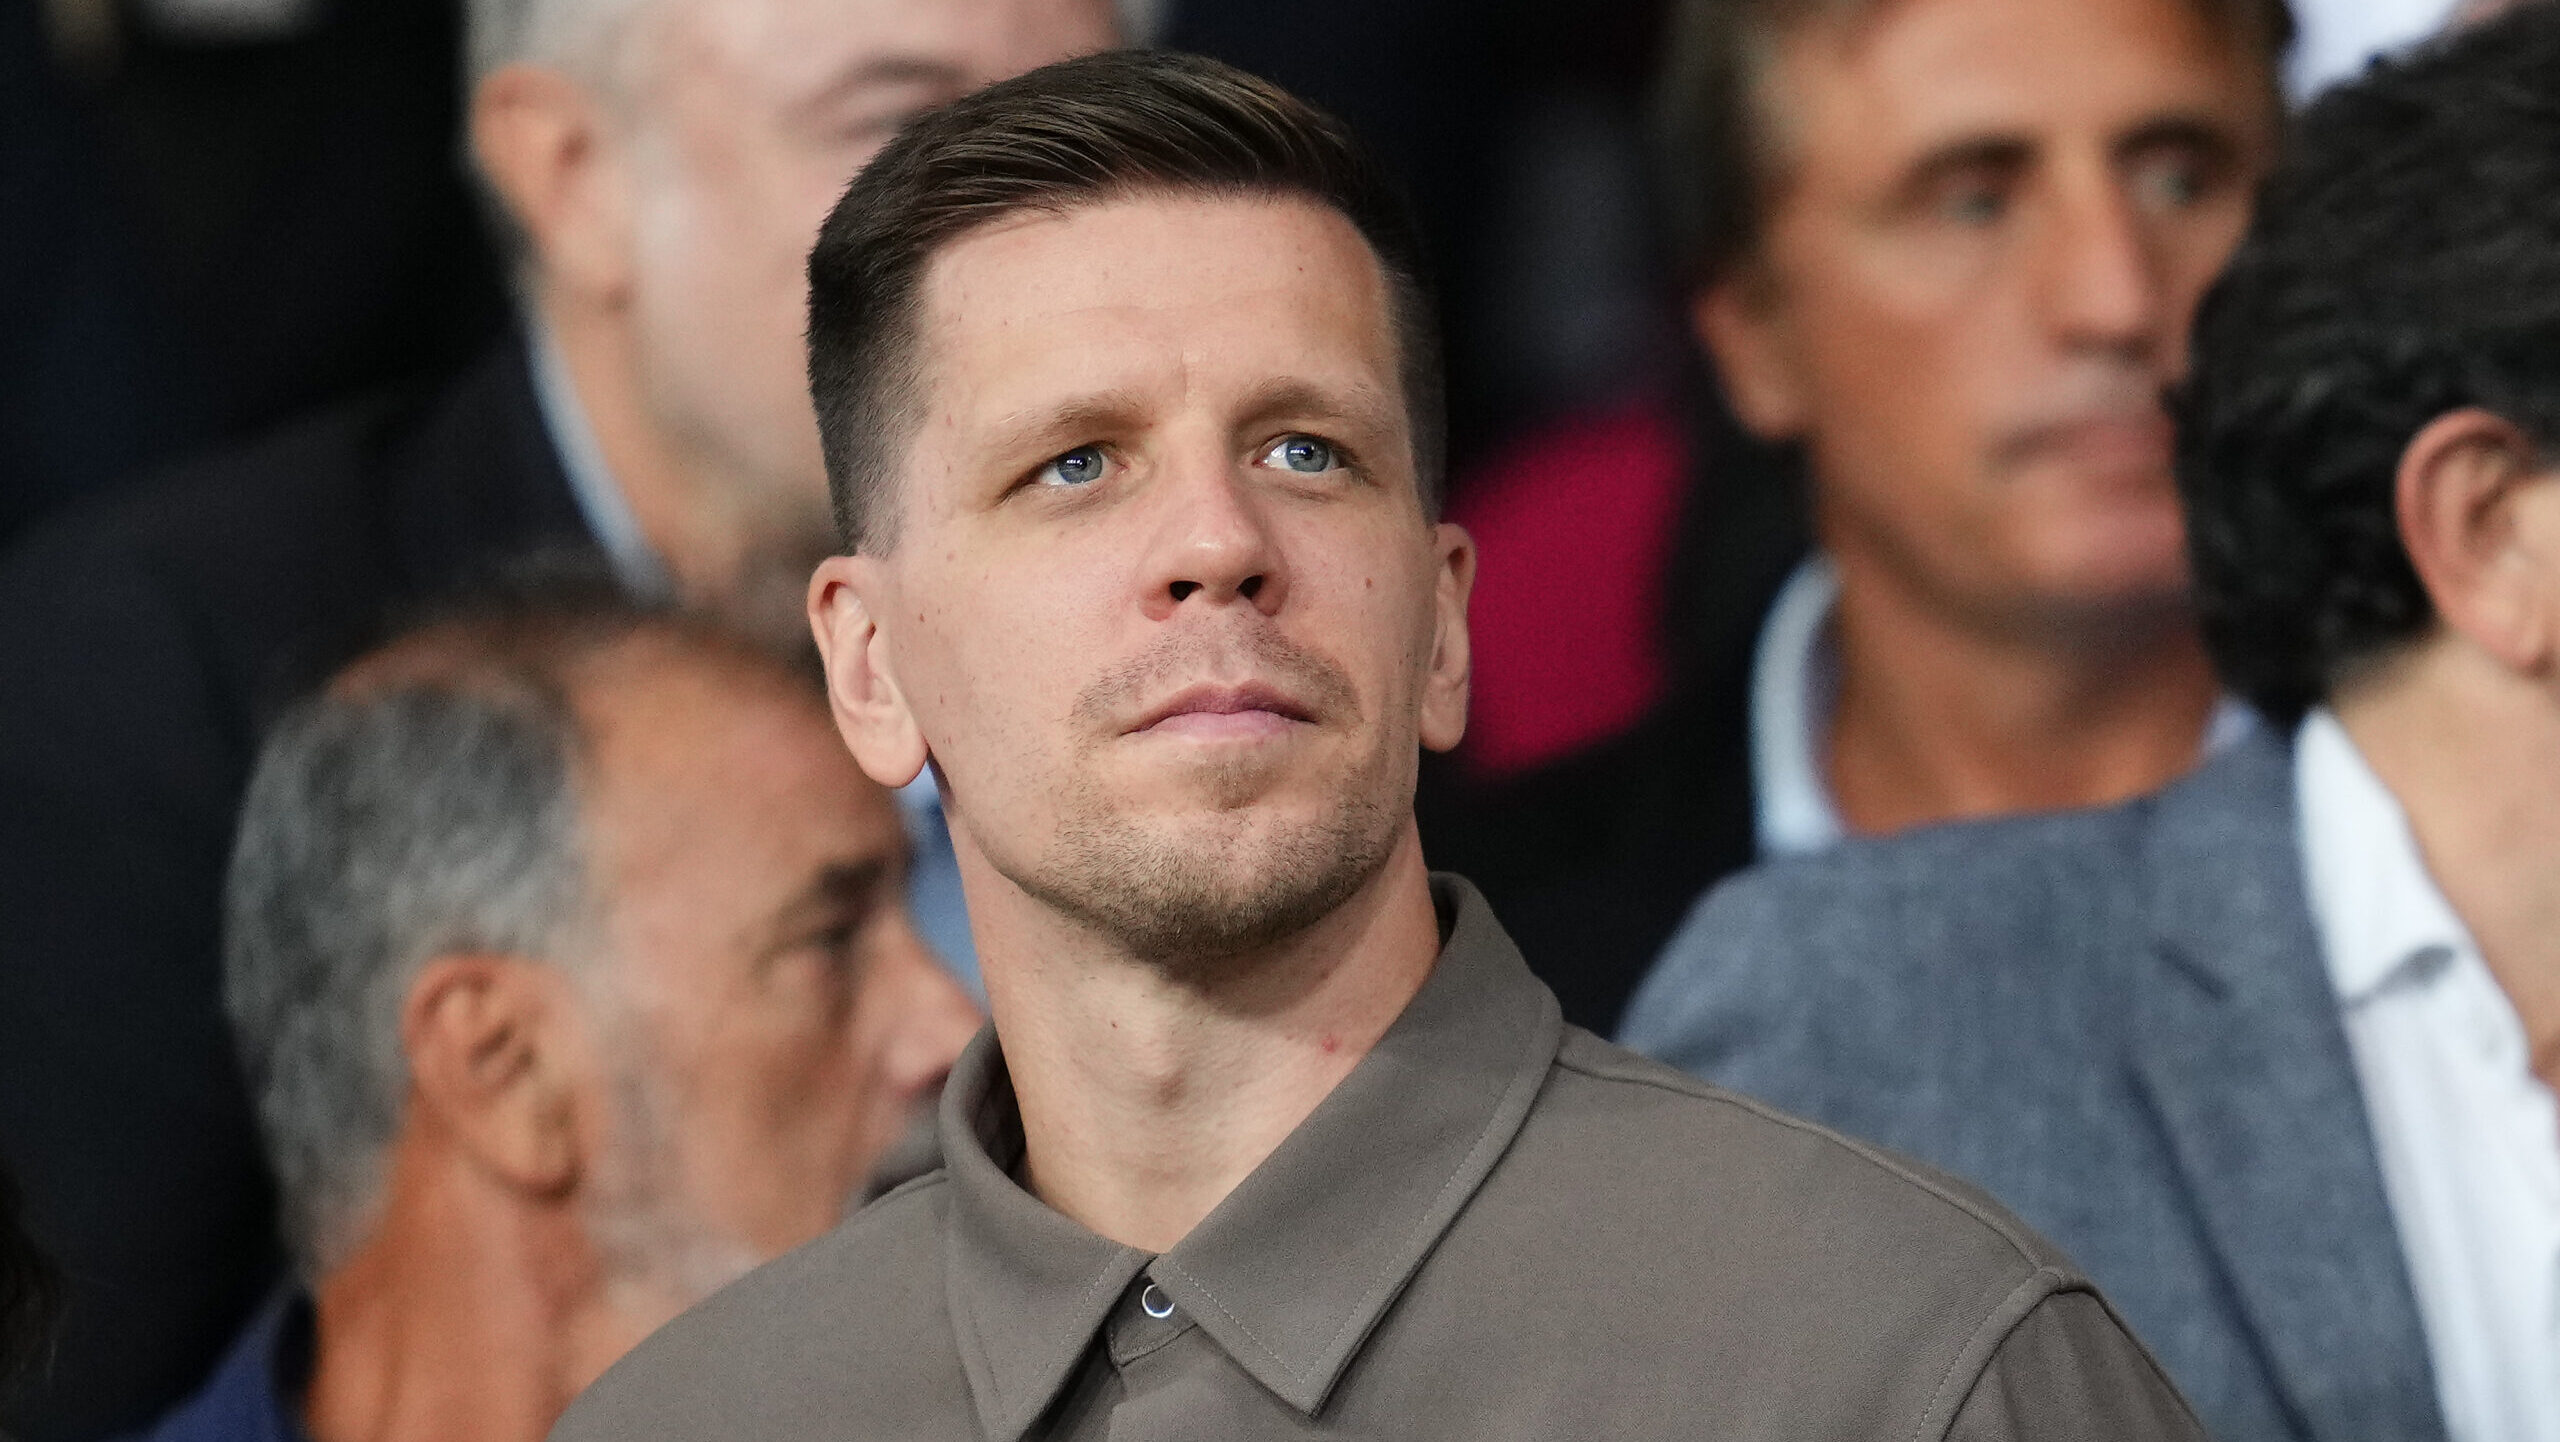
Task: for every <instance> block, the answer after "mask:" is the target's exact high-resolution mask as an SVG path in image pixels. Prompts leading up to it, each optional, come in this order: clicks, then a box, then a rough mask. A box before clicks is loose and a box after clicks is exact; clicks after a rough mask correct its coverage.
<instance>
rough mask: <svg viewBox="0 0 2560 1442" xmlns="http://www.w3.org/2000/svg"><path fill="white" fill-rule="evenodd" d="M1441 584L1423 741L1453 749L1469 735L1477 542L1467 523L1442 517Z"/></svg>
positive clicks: (1438, 539)
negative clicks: (1470, 617)
mask: <svg viewBox="0 0 2560 1442" xmlns="http://www.w3.org/2000/svg"><path fill="white" fill-rule="evenodd" d="M1434 544H1435V546H1436V547H1437V551H1438V559H1439V574H1438V584H1437V586H1436V587H1435V594H1434V597H1433V614H1434V619H1433V624H1432V641H1431V674H1430V676H1429V677H1428V678H1427V679H1426V680H1425V681H1424V683H1423V692H1422V744H1423V745H1424V746H1427V747H1429V748H1430V749H1431V750H1434V751H1449V750H1454V749H1455V748H1456V747H1457V744H1458V743H1459V742H1460V741H1462V740H1464V739H1466V734H1467V701H1468V695H1469V692H1470V691H1471V689H1472V687H1473V682H1474V675H1475V654H1474V651H1473V649H1472V642H1471V640H1470V638H1469V636H1468V632H1467V601H1468V598H1469V597H1470V596H1471V595H1473V594H1474V591H1475V584H1476V543H1475V538H1474V537H1472V536H1469V535H1468V534H1467V533H1466V531H1465V529H1464V528H1463V527H1459V526H1454V525H1450V524H1447V523H1446V522H1443V523H1442V524H1441V526H1440V527H1439V531H1438V535H1437V537H1436V538H1435V541H1434Z"/></svg>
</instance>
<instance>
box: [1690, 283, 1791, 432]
mask: <svg viewBox="0 0 2560 1442" xmlns="http://www.w3.org/2000/svg"><path fill="white" fill-rule="evenodd" d="M1771 284H1772V283H1771V282H1770V281H1769V280H1767V279H1766V278H1764V277H1760V276H1758V275H1756V274H1751V273H1741V272H1737V273H1735V274H1732V275H1728V276H1726V277H1724V278H1722V279H1719V280H1717V281H1715V282H1713V283H1712V284H1710V285H1708V286H1707V287H1706V288H1705V289H1703V290H1700V291H1699V292H1698V293H1697V294H1696V295H1695V296H1694V297H1692V298H1691V300H1690V303H1689V324H1690V327H1691V329H1692V330H1694V331H1695V332H1696V333H1697V337H1698V343H1699V345H1701V346H1702V347H1704V348H1705V350H1706V352H1707V354H1708V356H1709V357H1711V358H1712V359H1713V360H1714V362H1715V368H1716V374H1717V376H1718V377H1719V378H1720V379H1721V380H1722V381H1723V382H1724V393H1725V399H1726V401H1727V402H1728V403H1729V404H1731V405H1732V407H1733V413H1734V418H1735V419H1737V420H1739V421H1741V422H1742V424H1743V427H1744V428H1745V429H1747V430H1749V431H1750V432H1751V433H1752V434H1753V435H1755V436H1758V437H1759V438H1760V439H1762V440H1764V441H1770V442H1779V441H1787V440H1792V439H1794V438H1795V437H1796V436H1797V435H1799V434H1801V433H1802V432H1803V430H1804V424H1805V422H1804V409H1805V408H1804V400H1803V393H1802V386H1801V384H1800V383H1799V379H1798V376H1797V374H1796V365H1795V360H1794V357H1793V355H1792V353H1791V352H1790V350H1789V347H1788V346H1787V344H1786V337H1785V332H1784V323H1783V321H1782V320H1781V318H1780V316H1779V315H1778V307H1777V300H1776V297H1775V296H1773V295H1772V294H1770V286H1771Z"/></svg>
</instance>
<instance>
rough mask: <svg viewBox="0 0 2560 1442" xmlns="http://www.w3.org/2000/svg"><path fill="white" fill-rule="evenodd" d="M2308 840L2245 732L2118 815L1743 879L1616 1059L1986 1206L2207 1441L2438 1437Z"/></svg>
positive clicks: (1948, 838) (1650, 1001) (1912, 837)
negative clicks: (2013, 1219)
mask: <svg viewBox="0 0 2560 1442" xmlns="http://www.w3.org/2000/svg"><path fill="white" fill-rule="evenodd" d="M2297 817H2298V809H2297V806H2296V804H2295V797H2294V787H2293V768H2292V758H2291V751H2290V748H2289V747H2288V746H2287V745H2286V744H2285V743H2284V742H2283V741H2282V740H2281V739H2278V738H2276V737H2273V736H2269V735H2263V734H2262V735H2259V736H2256V737H2252V738H2251V739H2249V740H2247V741H2245V742H2242V743H2240V744H2238V745H2236V746H2234V747H2233V748H2232V749H2231V750H2230V751H2228V752H2226V753H2225V754H2224V755H2222V756H2221V757H2220V758H2218V759H2216V760H2214V761H2212V762H2210V763H2208V764H2207V765H2206V766H2205V767H2203V768H2202V769H2201V770H2199V771H2198V772H2196V773H2195V774H2194V775H2193V776H2190V777H2189V778H2187V779H2186V780H2184V781H2181V782H2179V783H2177V784H2176V785H2173V786H2171V787H2169V788H2168V789H2167V790H2166V791H2163V792H2161V793H2159V794H2158V795H2157V796H2154V797H2150V798H2146V799H2144V800H2140V801H2135V802H2131V803H2128V804H2125V805H2122V806H2116V807H2110V808H2106V809H2103V810H2095V811H2083V812H2069V813H2062V814H2059V815H2052V816H2042V817H2030V818H2022V819H2014V820H2003V821H1993V822H1983V823H1975V824H1968V825H1959V826H1947V827H1940V828H1936V829H1933V830H1928V831H1922V832H1915V833H1911V834H1909V835H1905V836H1901V837H1896V838H1892V839H1889V840H1883V841H1873V842H1853V843H1851V844H1849V845H1847V846H1844V847H1842V848H1840V849H1838V850H1836V851H1834V852H1831V853H1827V854H1825V855H1822V856H1817V857H1812V858H1808V859H1805V860H1801V861H1793V862H1788V863H1785V864H1782V865H1775V866H1771V867H1769V868H1767V869H1765V870H1761V871H1755V872H1752V873H1749V874H1747V875H1745V876H1742V877H1740V878H1738V879H1736V880H1734V881H1733V882H1731V883H1729V884H1727V885H1726V886H1725V887H1724V888H1723V889H1721V890H1719V891H1718V892H1716V893H1715V895H1713V896H1712V897H1710V898H1709V899H1708V900H1707V901H1706V903H1705V904H1704V905H1702V906H1700V907H1699V908H1698V911H1697V914H1696V915H1695V916H1693V917H1692V918H1691V919H1690V921H1689V923H1688V925H1687V926H1686V927H1685V928H1683V930H1682V931H1681V933H1680V936H1679V939H1678V940H1677V941H1675V942H1674V943H1673V945H1672V948H1671V950H1670V951H1669V952H1668V953H1666V954H1665V956H1664V958H1663V961H1662V965H1661V967H1660V968H1659V969H1658V970H1657V971H1656V972H1655V973H1654V975H1653V976H1652V977H1651V978H1650V979H1648V980H1647V982H1646V983H1645V986H1644V989H1643V990H1642V991H1641V992H1640V993H1639V994H1638V995H1637V997H1636V1001H1635V1004H1634V1006H1633V1007H1632V1008H1631V1009H1630V1010H1629V1012H1628V1019H1627V1026H1626V1029H1625V1035H1624V1039H1625V1040H1626V1041H1627V1042H1628V1044H1630V1045H1632V1046H1635V1047H1637V1048H1639V1049H1641V1050H1643V1051H1646V1052H1649V1053H1651V1054H1652V1055H1654V1056H1657V1057H1659V1058H1661V1059H1663V1060H1665V1061H1669V1062H1671V1063H1673V1064H1675V1065H1677V1066H1680V1067H1682V1068H1684V1069H1686V1070H1689V1071H1691V1072H1694V1073H1696V1074H1697V1075H1700V1076H1702V1077H1706V1078H1709V1079H1711V1080H1713V1081H1716V1082H1719V1083H1721V1084H1723V1085H1726V1086H1730V1087H1733V1088H1734V1089H1736V1090H1738V1091H1743V1092H1748V1093H1751V1094H1752V1095H1755V1096H1759V1097H1763V1098H1766V1099H1767V1100H1769V1101H1771V1102H1773V1103H1775V1104H1777V1105H1779V1106H1782V1107H1786V1108H1788V1109H1790V1110H1793V1111H1797V1112H1800V1113H1802V1114H1804V1115H1806V1116H1809V1117H1812V1118H1813V1119H1815V1120H1817V1121H1820V1122H1824V1123H1826V1124H1828V1125H1831V1126H1835V1127H1838V1128H1839V1129H1840V1130H1842V1131H1844V1132H1847V1133H1849V1134H1850V1135H1852V1136H1857V1137H1862V1138H1865V1139H1867V1140H1869V1141H1874V1142H1878V1143H1881V1144H1883V1145H1885V1146H1888V1147H1892V1148H1895V1149H1897V1150H1900V1151H1903V1152H1907V1153H1909V1154H1911V1155H1913V1156H1917V1157H1919V1158H1921V1159H1922V1160H1924V1161H1927V1162H1930V1163H1932V1164H1934V1165H1937V1166H1940V1167H1944V1168H1946V1169H1947V1170H1949V1171H1952V1172H1955V1173H1957V1174H1958V1175H1961V1176H1964V1177H1966V1178H1968V1179H1970V1180H1972V1181H1974V1182H1976V1183H1979V1184H1980V1185H1982V1186H1983V1187H1984V1188H1986V1189H1988V1190H1989V1191H1990V1192H1991V1193H1992V1195H1994V1196H1996V1197H1998V1198H1999V1199H2000V1200H2001V1201H2003V1202H2005V1203H2007V1204H2008V1205H2009V1206H2011V1207H2012V1208H2015V1209H2016V1211H2017V1213H2018V1215H2019V1216H2021V1217H2023V1218H2024V1219H2025V1220H2026V1221H2027V1223H2028V1224H2029V1225H2031V1226H2033V1227H2035V1228H2036V1229H2037V1230H2038V1231H2040V1232H2042V1233H2044V1234H2045V1235H2046V1236H2048V1237H2050V1238H2052V1239H2053V1240H2054V1241H2055V1242H2056V1243H2057V1244H2059V1245H2060V1246H2061V1247H2062V1248H2063V1249H2064V1250H2065V1251H2067V1252H2068V1253H2070V1254H2071V1256H2072V1257H2073V1258H2075V1259H2076V1260H2077V1261H2078V1262H2079V1263H2080V1264H2081V1265H2082V1266H2083V1267H2085V1268H2087V1269H2088V1272H2089V1275H2090V1276H2091V1277H2092V1278H2094V1279H2095V1280H2096V1281H2097V1283H2098V1285H2099V1286H2101V1287H2103V1288H2105V1289H2106V1292H2107V1295H2108V1296H2109V1297H2110V1298H2111V1299H2112V1300H2113V1301H2114V1302H2115V1304H2116V1305H2117V1307H2119V1308H2120V1309H2122V1311H2123V1313H2124V1315H2125V1318H2126V1320H2127V1321H2129V1322H2130V1323H2132V1325H2133V1328H2134V1330H2135V1332H2136V1333H2137V1334H2139V1335H2140V1336H2141V1337H2142V1338H2143V1339H2144V1340H2145V1341H2147V1342H2149V1343H2150V1344H2151V1346H2152V1348H2153V1350H2154V1351H2155V1352H2156V1353H2157V1354H2158V1356H2159V1358H2160V1360H2161V1362H2162V1364H2163V1365H2165V1366H2166V1367H2167V1368H2168V1369H2169V1374H2170V1376H2172V1377H2173V1378H2175V1379H2176V1380H2177V1382H2178V1385H2179V1387H2180V1388H2181V1389H2183V1390H2184V1391H2185V1392H2186V1394H2187V1396H2188V1397H2189V1399H2191V1400H2192V1401H2193V1402H2194V1403H2195V1405H2196V1410H2197V1411H2198V1412H2199V1413H2200V1414H2201V1415H2202V1416H2203V1418H2204V1421H2205V1424H2206V1426H2207V1427H2208V1428H2209V1429H2210V1430H2211V1431H2212V1432H2213V1433H2214V1435H2215V1436H2217V1437H2220V1438H2222V1439H2223V1442H2252V1439H2260V1438H2268V1439H2274V1438H2283V1439H2305V1442H2309V1439H2317V1442H2358V1439H2370V1442H2425V1439H2430V1438H2435V1439H2440V1438H2442V1436H2443V1435H2444V1432H2443V1423H2442V1421H2441V1419H2440V1418H2439V1416H2438V1413H2437V1401H2436V1391H2435V1384H2434V1380H2433V1377H2432V1374H2431V1369H2430V1366H2429V1362H2428V1352H2427V1344H2426V1338H2425V1334H2424V1333H2423V1331H2422V1330H2421V1326H2420V1321H2419V1315H2418V1310H2417V1302H2416V1299H2415V1295H2414V1293H2413V1292H2412V1290H2411V1287H2410V1282H2409V1278H2408V1272H2407V1267H2406V1264H2405V1263H2404V1261H2403V1260H2402V1256H2401V1252H2400V1247H2399V1238H2398V1233H2397V1232H2396V1230H2395V1229H2394V1226H2393V1223H2392V1217H2391V1210H2390V1203H2389V1200H2388V1198H2387V1197H2386V1196H2385V1194H2384V1191H2383V1181H2382V1170H2381V1164H2380V1162H2379V1161H2378V1160H2377V1159H2376V1157H2375V1153H2374V1148H2373V1140H2372V1131H2371V1128H2370V1123H2369V1121H2368V1119H2367V1117H2366V1114H2365V1109H2364V1101H2363V1096H2362V1093H2361V1091H2360V1090H2359V1089H2358V1086H2357V1083H2356V1074H2355V1070H2354V1063H2353V1059H2352V1056H2351V1054H2350V1052H2349V1050H2348V1044H2347V1037H2346V1033H2345V1030H2344V1028H2343V1026H2342V1024H2341V1022H2340V1020H2339V1015H2338V999H2337V995H2336V992H2335V990H2334V988H2333V987H2332V985H2331V983H2330V979H2329V973H2328V969H2327V966H2326V964H2325V962H2324V960H2323V958H2322V954H2321V951H2320V945H2319V939H2318V932H2317V930H2316V927H2315V923H2314V921H2313V918H2312V915H2311V909H2310V903H2309V901H2308V899H2307V890H2306V883H2305V881H2304V879H2303V864H2302V859H2301V856H2300V854H2299V852H2300V848H2299V845H2298V842H2297V840H2296V828H2297V826H2298V820H2297Z"/></svg>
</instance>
